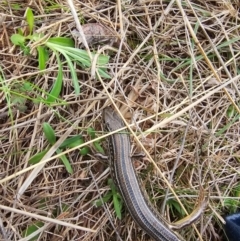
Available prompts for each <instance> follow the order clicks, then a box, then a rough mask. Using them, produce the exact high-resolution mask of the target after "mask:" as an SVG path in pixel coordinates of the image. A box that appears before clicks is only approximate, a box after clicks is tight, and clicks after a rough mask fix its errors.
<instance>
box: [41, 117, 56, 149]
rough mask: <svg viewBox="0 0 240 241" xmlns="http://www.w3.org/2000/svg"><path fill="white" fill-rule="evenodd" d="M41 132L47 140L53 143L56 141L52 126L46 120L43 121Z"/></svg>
mask: <svg viewBox="0 0 240 241" xmlns="http://www.w3.org/2000/svg"><path fill="white" fill-rule="evenodd" d="M43 132H44V135H45V137H46V139H47V140H48V142H49V143H50V144H51V145H54V144H55V143H56V135H55V132H54V130H53V128H52V127H51V126H50V125H49V124H48V123H47V122H44V123H43Z"/></svg>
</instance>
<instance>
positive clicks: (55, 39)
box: [47, 37, 74, 47]
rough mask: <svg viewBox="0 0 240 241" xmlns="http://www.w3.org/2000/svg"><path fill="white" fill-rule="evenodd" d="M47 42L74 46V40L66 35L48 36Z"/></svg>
mask: <svg viewBox="0 0 240 241" xmlns="http://www.w3.org/2000/svg"><path fill="white" fill-rule="evenodd" d="M47 42H48V43H53V44H57V45H60V46H65V47H74V41H73V40H72V39H71V38H66V37H53V38H50V39H49V40H48V41H47Z"/></svg>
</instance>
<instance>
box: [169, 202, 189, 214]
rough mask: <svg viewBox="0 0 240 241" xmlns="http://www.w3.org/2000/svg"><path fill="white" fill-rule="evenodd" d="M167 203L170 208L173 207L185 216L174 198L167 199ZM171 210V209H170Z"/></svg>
mask: <svg viewBox="0 0 240 241" xmlns="http://www.w3.org/2000/svg"><path fill="white" fill-rule="evenodd" d="M167 204H168V205H169V207H170V208H171V209H173V208H174V209H175V210H177V211H178V213H179V214H180V215H181V217H184V216H185V212H184V210H183V209H182V207H181V206H180V205H179V203H178V202H177V201H176V200H174V199H169V200H168V201H167ZM172 211H173V210H172Z"/></svg>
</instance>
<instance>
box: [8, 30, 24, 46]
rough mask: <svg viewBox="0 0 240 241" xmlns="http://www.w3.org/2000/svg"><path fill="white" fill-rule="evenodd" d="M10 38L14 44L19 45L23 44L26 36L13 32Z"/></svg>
mask: <svg viewBox="0 0 240 241" xmlns="http://www.w3.org/2000/svg"><path fill="white" fill-rule="evenodd" d="M10 39H11V41H12V43H13V44H14V45H19V46H20V45H24V42H25V39H26V38H25V37H24V36H22V35H20V34H17V33H16V34H13V35H12V36H11V38H10Z"/></svg>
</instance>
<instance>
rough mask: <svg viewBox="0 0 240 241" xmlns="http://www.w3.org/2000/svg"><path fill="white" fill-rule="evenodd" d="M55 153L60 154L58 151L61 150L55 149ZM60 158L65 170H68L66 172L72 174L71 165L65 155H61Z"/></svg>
mask: <svg viewBox="0 0 240 241" xmlns="http://www.w3.org/2000/svg"><path fill="white" fill-rule="evenodd" d="M56 153H57V154H60V153H62V151H61V150H60V149H57V150H56ZM60 159H61V161H62V163H63V165H64V166H65V167H66V170H67V171H68V173H70V174H73V169H72V166H71V164H70V162H69V160H68V159H67V157H66V155H61V156H60Z"/></svg>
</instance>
